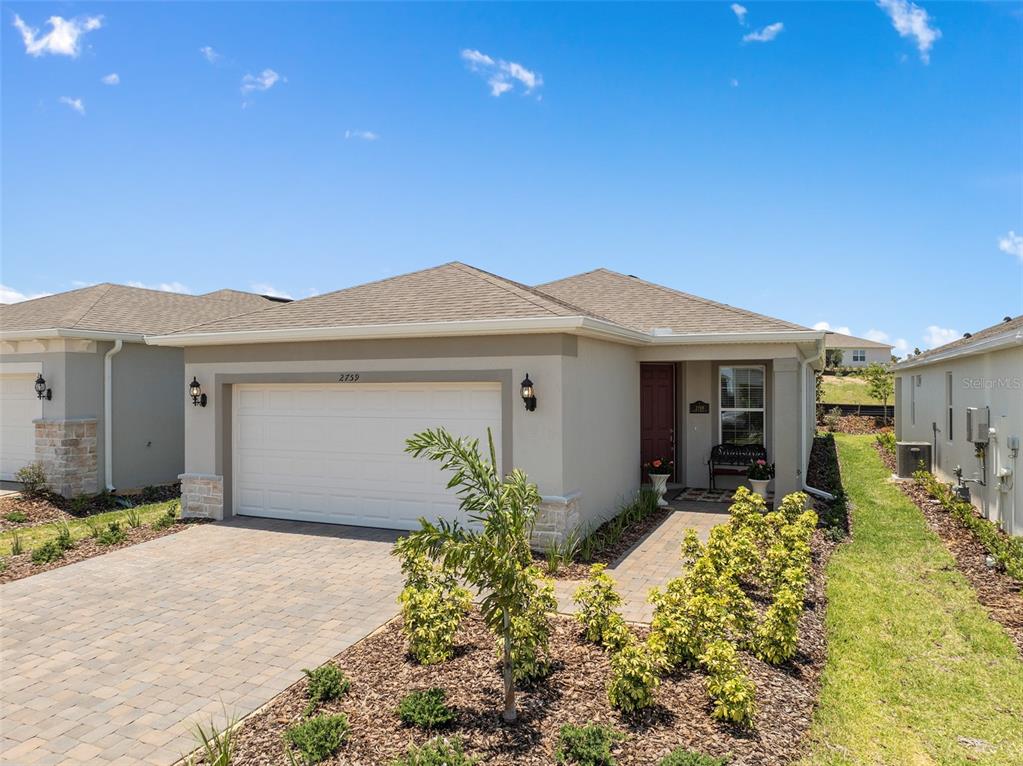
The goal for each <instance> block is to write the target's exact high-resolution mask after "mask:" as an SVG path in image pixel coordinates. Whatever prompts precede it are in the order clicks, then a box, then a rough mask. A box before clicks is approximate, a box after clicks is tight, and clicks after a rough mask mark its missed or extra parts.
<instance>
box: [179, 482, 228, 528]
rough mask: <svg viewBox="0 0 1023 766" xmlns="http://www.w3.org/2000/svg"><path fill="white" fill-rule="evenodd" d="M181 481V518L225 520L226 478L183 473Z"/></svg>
mask: <svg viewBox="0 0 1023 766" xmlns="http://www.w3.org/2000/svg"><path fill="white" fill-rule="evenodd" d="M178 478H179V479H181V518H183V519H216V520H218V521H220V520H222V519H223V518H224V477H223V476H217V475H216V474H209V473H183V474H181V475H180V476H179V477H178Z"/></svg>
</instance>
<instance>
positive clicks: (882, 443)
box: [874, 431, 895, 455]
mask: <svg viewBox="0 0 1023 766" xmlns="http://www.w3.org/2000/svg"><path fill="white" fill-rule="evenodd" d="M874 439H875V440H876V441H877V444H878V446H879V447H880V448H881V449H882V450H884V451H885V452H887V453H888V454H889V455H894V454H895V433H894V432H892V431H882V432H881V433H879V434H878V435H877V436H875V437H874Z"/></svg>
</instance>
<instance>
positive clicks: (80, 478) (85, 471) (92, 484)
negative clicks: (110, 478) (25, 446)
mask: <svg viewBox="0 0 1023 766" xmlns="http://www.w3.org/2000/svg"><path fill="white" fill-rule="evenodd" d="M33 422H34V424H35V441H36V445H35V446H36V461H37V462H38V463H40V464H41V465H42V467H43V473H44V474H45V475H46V483H47V485H48V486H49V487H50V490H51V491H53V492H56V493H57V494H58V495H62V496H63V497H77V496H78V495H93V494H95V493H96V492H98V491H99V473H98V471H99V464H98V456H97V452H96V450H97V443H96V442H97V439H96V423H97V421H96V419H95V418H82V419H76V420H46V419H42V420H35V421H33Z"/></svg>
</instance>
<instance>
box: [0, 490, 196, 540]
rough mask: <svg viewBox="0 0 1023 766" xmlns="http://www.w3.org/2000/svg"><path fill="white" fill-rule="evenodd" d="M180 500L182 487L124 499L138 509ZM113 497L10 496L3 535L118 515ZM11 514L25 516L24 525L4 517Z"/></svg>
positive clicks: (0, 523) (2, 511)
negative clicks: (37, 527) (107, 515)
mask: <svg viewBox="0 0 1023 766" xmlns="http://www.w3.org/2000/svg"><path fill="white" fill-rule="evenodd" d="M180 496H181V485H180V484H176V483H175V484H166V485H161V486H159V487H149V488H148V489H147V491H146V493H145V494H144V495H141V494H135V495H125V496H124V497H126V498H127V499H129V500H131V501H132V502H133V503H134V504H135V505H141V504H143V503H162V502H164V501H166V500H175V499H177V498H178V497H180ZM112 497H113V496H111V495H107V494H103V493H101V494H98V495H94V496H93V497H91V498H81V499H78V500H76V499H73V498H65V497H61V496H60V495H51V494H46V495H40V496H36V497H33V496H29V495H8V496H5V497H0V532H5V531H7V530H8V529H25V528H27V527H35V526H38V525H40V524H52V523H53V522H55V521H61V520H64V521H68V520H70V519H75V518H79V519H80V518H83V517H85V516H92V515H95V514H97V513H103V512H105V511H115V510H117V509H118V508H121V507H122V506H120V505H118V504H116V502H112ZM12 511H18V512H21V513H23V514H25V515H26V516H27V517H28V518H27V519H26V520H25V521H8V520H7V519H5V518H4V517H5V516H6V515H7V514H8V513H11V512H12Z"/></svg>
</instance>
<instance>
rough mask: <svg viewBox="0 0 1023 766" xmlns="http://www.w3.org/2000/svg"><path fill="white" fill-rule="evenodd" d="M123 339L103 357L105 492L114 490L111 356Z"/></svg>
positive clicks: (118, 349) (119, 346) (120, 345)
mask: <svg viewBox="0 0 1023 766" xmlns="http://www.w3.org/2000/svg"><path fill="white" fill-rule="evenodd" d="M123 345H124V341H123V340H121V339H120V338H118V339H117V340H115V341H114V347H113V348H112V349H110V350H109V351H107V353H106V354H105V355H104V357H103V473H104V479H105V483H106V489H107V492H113V491H114V413H113V408H114V397H113V391H112V390H111V385H110V384H111V380H112V379H113V367H114V365H113V357H114V354H116V353H118V352H119V351H120V350H121V347H122V346H123Z"/></svg>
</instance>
